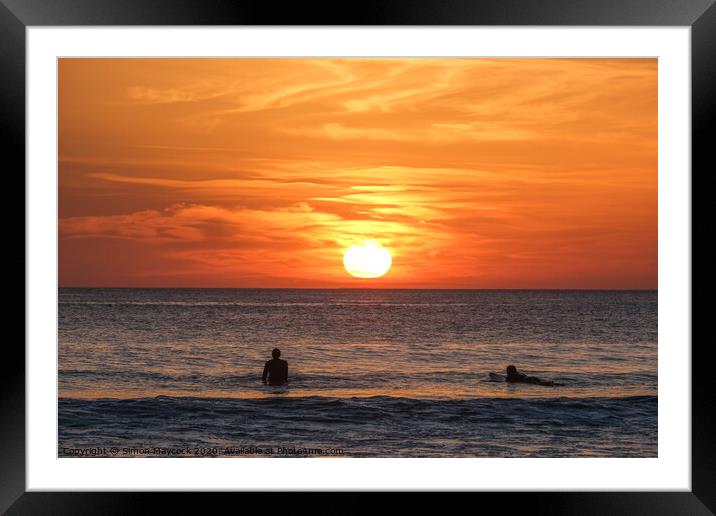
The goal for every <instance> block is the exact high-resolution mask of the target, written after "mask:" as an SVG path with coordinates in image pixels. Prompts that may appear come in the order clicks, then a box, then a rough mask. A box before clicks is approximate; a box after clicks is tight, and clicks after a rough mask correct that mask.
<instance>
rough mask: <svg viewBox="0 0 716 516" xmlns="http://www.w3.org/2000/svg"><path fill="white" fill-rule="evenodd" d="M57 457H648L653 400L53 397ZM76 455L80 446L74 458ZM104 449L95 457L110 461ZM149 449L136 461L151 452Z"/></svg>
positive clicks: (652, 450) (652, 447)
mask: <svg viewBox="0 0 716 516" xmlns="http://www.w3.org/2000/svg"><path fill="white" fill-rule="evenodd" d="M58 408H59V441H58V448H59V455H60V456H76V454H77V453H82V451H81V450H83V449H87V448H88V447H94V448H100V447H101V449H102V450H107V449H108V448H107V447H124V448H127V447H135V448H139V449H145V448H148V447H164V448H167V447H176V446H183V447H187V448H191V447H193V449H197V448H201V447H204V448H207V449H211V450H215V454H216V455H217V456H221V453H222V452H221V450H222V449H227V448H231V447H237V446H270V447H273V446H284V447H303V448H314V449H339V450H341V455H345V456H353V457H516V456H520V457H576V456H594V457H653V456H656V452H657V439H656V432H657V397H656V396H633V397H628V398H580V399H574V398H549V399H516V398H512V399H510V398H491V397H484V398H471V399H450V400H427V399H413V398H399V397H391V396H375V397H369V398H335V397H322V396H307V397H300V398H284V397H281V396H274V397H270V398H262V399H234V398H200V397H169V396H158V397H154V398H133V399H97V400H81V399H71V398H60V399H59V401H58ZM77 450H80V451H79V452H78V451H77ZM108 453H109V452H106V451H102V452H101V453H100V454H99V455H97V456H113V455H111V454H109V455H108ZM153 453H155V452H149V453H147V454H145V455H143V456H157V455H153Z"/></svg>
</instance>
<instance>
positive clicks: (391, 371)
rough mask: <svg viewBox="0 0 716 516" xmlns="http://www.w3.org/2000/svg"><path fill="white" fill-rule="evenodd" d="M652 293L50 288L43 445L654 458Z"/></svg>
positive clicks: (243, 452)
mask: <svg viewBox="0 0 716 516" xmlns="http://www.w3.org/2000/svg"><path fill="white" fill-rule="evenodd" d="M657 297H658V296H657V292H656V291H544V290H542V291H517V290H515V291H506V290H494V291H490V290H378V289H365V290H358V289H337V290H324V289H60V291H59V307H58V309H59V313H58V315H59V324H58V326H59V328H58V335H59V343H58V346H59V349H58V354H59V357H58V392H59V400H58V405H59V407H58V413H59V435H58V455H59V456H80V455H82V454H84V456H198V455H201V456H205V455H210V456H315V455H340V456H347V457H351V456H354V457H580V456H587V457H655V456H656V455H657ZM274 347H278V348H280V350H281V358H284V359H286V360H287V361H288V364H289V384H288V385H287V386H285V387H268V386H264V385H263V384H262V383H261V373H262V370H263V365H264V363H265V361H266V360H268V359H269V358H270V354H271V350H272V349H273V348H274ZM510 364H513V365H515V366H516V367H517V368H518V369H519V370H521V371H524V372H526V373H527V374H529V375H534V376H538V377H540V378H542V379H545V380H554V381H555V382H557V383H559V384H561V385H558V386H554V387H547V386H539V385H527V384H508V383H504V382H492V381H490V379H489V373H490V372H497V373H504V370H505V367H506V366H507V365H510Z"/></svg>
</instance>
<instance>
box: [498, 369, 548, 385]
mask: <svg viewBox="0 0 716 516" xmlns="http://www.w3.org/2000/svg"><path fill="white" fill-rule="evenodd" d="M505 381H506V382H514V383H520V382H521V383H536V384H539V385H549V386H551V385H555V383H554V382H553V381H551V380H550V381H546V380H540V379H539V378H537V377H536V376H527V375H526V374H525V373H520V372H519V371H517V368H516V367H515V366H513V365H508V366H507V377H506V378H505Z"/></svg>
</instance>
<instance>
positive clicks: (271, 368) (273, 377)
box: [261, 348, 288, 385]
mask: <svg viewBox="0 0 716 516" xmlns="http://www.w3.org/2000/svg"><path fill="white" fill-rule="evenodd" d="M271 356H272V357H273V358H272V359H271V360H269V361H268V362H266V365H265V366H264V374H263V375H262V376H261V381H262V382H263V383H267V379H268V384H269V385H285V384H287V383H288V362H286V361H285V360H281V359H280V358H278V357H280V356H281V350H280V349H278V348H274V349H273V351H272V352H271Z"/></svg>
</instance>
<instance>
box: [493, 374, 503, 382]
mask: <svg viewBox="0 0 716 516" xmlns="http://www.w3.org/2000/svg"><path fill="white" fill-rule="evenodd" d="M490 381H491V382H504V381H505V375H504V374H500V373H490Z"/></svg>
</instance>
